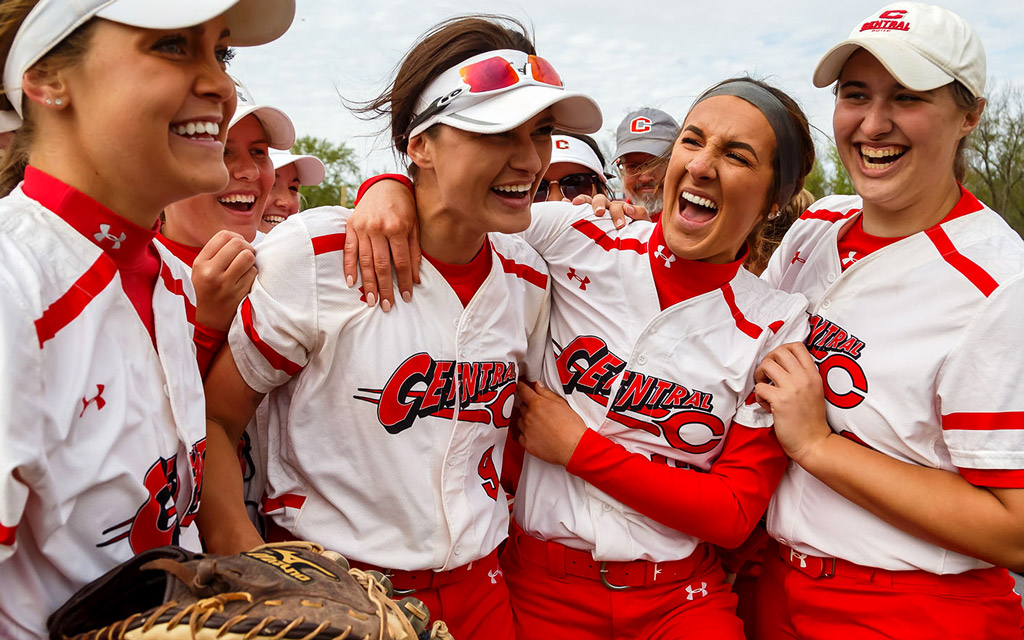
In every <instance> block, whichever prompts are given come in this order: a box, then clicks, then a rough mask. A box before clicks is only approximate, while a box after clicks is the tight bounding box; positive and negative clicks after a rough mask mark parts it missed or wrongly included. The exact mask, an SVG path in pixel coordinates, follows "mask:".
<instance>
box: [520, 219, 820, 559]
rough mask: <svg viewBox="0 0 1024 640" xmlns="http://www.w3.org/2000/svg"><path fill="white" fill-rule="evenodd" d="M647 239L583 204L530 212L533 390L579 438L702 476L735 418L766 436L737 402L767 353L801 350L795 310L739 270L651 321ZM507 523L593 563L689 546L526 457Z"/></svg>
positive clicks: (800, 317)
mask: <svg viewBox="0 0 1024 640" xmlns="http://www.w3.org/2000/svg"><path fill="white" fill-rule="evenodd" d="M653 230H654V225H653V224H643V223H636V224H631V225H628V226H627V227H625V228H624V229H622V230H621V231H616V230H615V228H614V225H613V224H612V222H611V220H610V219H608V218H607V217H601V218H599V217H595V216H593V215H592V214H591V209H590V207H589V205H584V206H581V207H573V206H571V205H567V204H563V203H548V204H540V205H537V206H535V207H534V223H533V225H531V227H530V229H529V230H528V231H527V232H526V238H527V239H528V240H529V242H530V244H532V245H533V246H534V248H536V249H537V250H538V251H539V252H540V254H541V255H542V256H543V257H544V260H545V261H546V262H547V264H548V270H549V273H550V274H551V279H552V296H553V300H552V311H551V322H550V333H551V348H550V349H548V350H547V352H546V353H545V358H544V383H545V384H546V385H547V386H548V387H549V388H551V389H554V390H556V392H559V393H560V394H561V395H563V396H564V397H566V399H567V400H568V402H569V405H570V406H571V407H572V408H573V410H574V411H576V413H578V414H579V415H580V416H581V417H582V418H583V420H584V421H585V422H586V424H587V427H588V428H590V429H593V430H595V431H597V432H598V433H600V434H601V435H603V436H605V437H607V438H609V439H610V440H612V441H613V442H616V443H618V444H621V445H622V446H624V447H625V448H626V449H628V450H629V451H632V452H636V453H641V454H643V455H644V456H646V457H648V458H651V459H653V460H659V461H662V462H664V463H665V464H670V463H671V464H673V465H674V466H676V467H690V468H693V469H697V470H700V471H707V470H708V469H709V468H710V467H711V464H712V462H713V461H714V460H715V459H716V458H717V457H718V455H719V454H720V453H721V451H722V443H723V442H724V439H725V437H726V435H727V433H728V430H729V427H730V425H731V423H732V422H733V421H734V420H735V421H736V422H738V423H740V424H743V425H745V426H749V427H754V428H759V427H770V426H771V425H772V420H771V416H770V415H769V414H767V413H765V412H764V411H763V410H762V409H761V408H760V406H759V405H757V404H756V403H754V402H753V401H750V402H749V403H748V402H747V401H748V398H749V397H750V395H751V392H752V391H753V387H754V369H755V368H756V366H757V365H758V364H759V363H760V361H761V359H762V358H763V356H764V355H765V354H767V353H768V352H769V351H770V350H771V349H773V348H775V347H777V346H779V345H781V344H783V343H785V342H794V341H800V340H802V339H803V337H804V335H805V334H806V327H805V317H806V316H805V309H806V306H807V305H806V300H804V298H803V297H802V296H800V295H793V294H785V293H782V292H779V291H776V290H773V289H771V288H770V287H768V286H767V285H766V284H765V283H764V282H763V281H761V280H760V279H758V278H757V277H756V276H754V275H752V274H751V273H750V272H748V271H746V270H745V269H743V268H740V269H739V271H737V272H736V274H735V276H734V277H733V278H732V279H731V280H730V281H729V282H727V283H726V284H725V285H724V286H721V287H719V288H715V289H713V290H712V291H710V292H708V293H705V294H703V295H699V296H696V297H693V298H690V299H688V300H685V301H683V302H680V303H678V304H676V305H673V306H672V307H669V308H668V309H665V310H664V311H662V309H661V305H660V303H659V299H658V292H657V289H656V287H655V283H654V277H653V275H652V272H651V262H650V258H649V256H648V240H649V239H650V237H651V234H652V232H653ZM656 249H658V250H659V255H662V256H663V257H664V259H665V260H669V261H672V260H675V256H673V255H672V254H671V253H670V252H669V251H668V250H667V249H666V248H664V247H660V248H656ZM652 490H668V489H666V488H654V487H652ZM515 518H516V522H517V523H518V524H519V525H520V526H522V528H523V529H524V530H525V531H527V532H528V533H530V534H531V535H533V536H535V537H538V538H541V539H544V540H551V541H555V542H559V543H561V544H564V545H566V546H568V547H573V548H577V549H586V550H590V551H592V552H593V554H594V558H595V559H597V560H635V559H646V560H651V561H654V562H662V561H667V560H675V559H679V558H685V557H687V556H689V555H690V554H691V553H692V552H693V551H694V549H695V548H696V546H697V544H698V543H699V542H700V541H699V540H698V539H696V538H694V537H693V536H690V535H687V534H684V533H681V532H679V531H677V530H675V529H672V528H670V527H668V526H665V525H662V524H660V523H658V522H656V521H654V520H653V519H651V518H649V517H647V516H645V515H642V514H640V513H638V512H637V511H635V510H634V509H632V508H630V507H629V506H627V505H625V504H623V503H621V502H619V501H618V500H616V499H614V498H612V497H611V496H609V495H608V494H606V493H604V492H603V491H601V490H600V489H598V488H596V487H594V486H593V485H591V484H589V483H587V482H585V481H584V480H582V479H580V478H578V477H576V476H574V475H572V474H570V473H569V472H567V471H566V469H565V468H564V467H561V466H557V465H551V464H547V463H545V462H543V461H541V460H538V459H537V458H533V457H531V456H527V457H526V460H525V462H524V466H523V474H522V477H521V479H520V482H519V488H518V490H517V493H516V500H515Z"/></svg>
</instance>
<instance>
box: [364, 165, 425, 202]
mask: <svg viewBox="0 0 1024 640" xmlns="http://www.w3.org/2000/svg"><path fill="white" fill-rule="evenodd" d="M381 180H394V181H396V182H401V183H402V184H404V185H405V186H406V187H407V188H408V189H409V191H412V195H413V196H414V197H415V196H416V192H415V191H414V190H413V185H412V180H410V179H409V178H408V177H407V176H403V175H402V174H400V173H382V174H380V175H376V176H373V177H372V178H367V179H366V180H364V181H363V184H361V185H359V190H358V191H357V192H356V199H355V200H354V201H353V202H352V206H353V207H355V206H356V205H357V204H359V201H360V200H362V199H363V194H365V193H366V190H367V189H369V188H370V187H372V186H373V185H375V184H377V183H378V182H380V181H381Z"/></svg>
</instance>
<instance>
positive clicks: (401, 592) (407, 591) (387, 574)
mask: <svg viewBox="0 0 1024 640" xmlns="http://www.w3.org/2000/svg"><path fill="white" fill-rule="evenodd" d="M394 576H395V570H394V569H385V570H384V577H385V578H387V579H388V580H390V579H391V578H393V577H394ZM416 591H418V589H396V588H395V586H394V583H393V582H392V584H391V592H392V593H393V594H394V595H396V596H407V595H409V594H410V593H416Z"/></svg>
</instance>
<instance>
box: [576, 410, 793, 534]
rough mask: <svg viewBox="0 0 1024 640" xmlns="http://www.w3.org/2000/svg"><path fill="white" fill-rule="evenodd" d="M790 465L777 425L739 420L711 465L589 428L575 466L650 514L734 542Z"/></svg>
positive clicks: (583, 475)
mask: <svg viewBox="0 0 1024 640" xmlns="http://www.w3.org/2000/svg"><path fill="white" fill-rule="evenodd" d="M785 468H786V454H785V453H784V452H783V451H782V447H781V446H780V445H779V442H778V440H776V438H775V433H774V431H773V430H772V429H752V428H749V427H744V426H743V425H739V424H736V423H733V425H732V427H731V429H730V431H729V435H728V436H727V437H726V440H725V447H724V449H723V450H722V453H721V455H720V456H719V457H718V459H717V460H715V462H714V464H713V465H712V467H711V471H710V472H708V473H702V472H699V471H694V470H693V469H677V468H675V467H670V466H668V465H665V464H661V463H657V462H652V461H651V460H648V459H647V458H645V457H644V456H642V455H640V454H638V453H630V452H629V451H627V450H626V449H625V448H624V447H623V446H622V445H619V444H616V443H614V442H612V441H611V440H609V439H607V438H605V437H604V436H602V435H600V434H598V433H597V432H595V431H592V430H589V429H588V430H587V432H586V433H585V434H584V435H583V438H582V439H581V440H580V442H579V444H578V445H577V446H576V450H575V451H574V452H573V454H572V459H570V461H569V464H568V466H567V470H568V471H569V473H571V474H573V475H575V476H579V477H580V478H582V479H583V480H586V481H587V482H589V483H590V484H592V485H594V486H595V487H597V488H598V489H600V490H602V491H604V492H605V493H607V494H608V495H610V496H612V497H613V498H615V499H616V500H619V501H620V502H622V503H624V504H626V505H629V506H630V507H632V508H633V509H636V510H637V511H639V512H640V513H642V514H644V515H645V516H647V517H649V518H652V519H654V520H656V521H658V522H660V523H662V524H664V525H666V526H669V527H672V528H673V529H676V530H677V531H681V532H683V533H686V534H689V535H691V536H694V537H697V538H700V539H701V540H704V541H707V542H711V543H713V544H716V545H719V546H721V547H726V548H734V547H737V546H739V545H740V544H742V543H743V542H744V541H745V540H746V539H747V536H749V535H750V532H751V531H752V530H753V528H754V525H756V524H757V522H758V520H760V518H761V516H762V515H763V514H764V512H765V509H767V507H768V501H769V499H770V498H771V496H772V493H773V492H774V491H775V487H776V486H777V485H778V483H779V480H780V479H781V478H782V472H783V471H784V470H785Z"/></svg>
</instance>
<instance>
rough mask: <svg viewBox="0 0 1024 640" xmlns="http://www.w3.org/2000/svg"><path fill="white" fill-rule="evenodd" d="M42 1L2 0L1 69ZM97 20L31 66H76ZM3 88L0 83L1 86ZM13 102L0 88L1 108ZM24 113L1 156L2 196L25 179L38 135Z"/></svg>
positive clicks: (49, 68)
mask: <svg viewBox="0 0 1024 640" xmlns="http://www.w3.org/2000/svg"><path fill="white" fill-rule="evenodd" d="M37 4H39V0H3V2H2V3H0V69H2V68H3V67H4V66H5V65H6V64H7V56H8V54H10V52H11V45H12V44H13V43H14V37H15V36H16V35H17V33H18V29H19V28H20V27H21V25H22V23H23V22H24V21H25V17H26V16H28V14H29V12H30V11H32V9H34V8H35V6H36V5H37ZM94 24H96V22H95V21H94V20H90V21H88V22H86V23H85V24H84V25H82V26H81V27H79V28H78V29H76V30H75V31H73V32H72V33H71V34H70V35H69V36H68V37H67V38H64V40H63V41H62V42H61V43H60V44H58V45H57V46H55V47H54V48H53V49H51V50H50V51H49V52H48V53H47V54H46V55H45V56H43V57H42V59H40V60H39V62H37V63H35V64H34V65H32V68H33V69H39V68H43V69H46V70H47V71H57V70H59V69H65V68H67V67H71V66H74V65H75V64H78V63H79V62H81V60H82V58H83V57H84V56H85V53H86V51H87V50H88V45H89V39H90V37H91V35H92V26H93V25H94ZM2 88H3V87H2V86H0V89H2ZM13 109H14V105H12V104H11V102H10V100H8V99H7V94H6V93H3V92H2V91H0V110H3V111H10V110H13ZM22 113H23V115H24V117H23V122H22V125H21V127H19V128H18V130H17V131H15V133H14V139H12V140H11V143H10V145H8V147H7V149H6V150H5V151H4V153H3V155H2V159H0V196H6V195H7V194H8V193H10V192H11V190H12V189H14V187H16V186H17V185H18V183H19V182H21V181H22V180H23V179H24V178H25V167H26V166H28V155H29V150H30V149H31V147H32V140H33V137H34V134H35V127H34V123H33V122H32V118H31V115H30V109H28V108H23V109H22Z"/></svg>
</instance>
